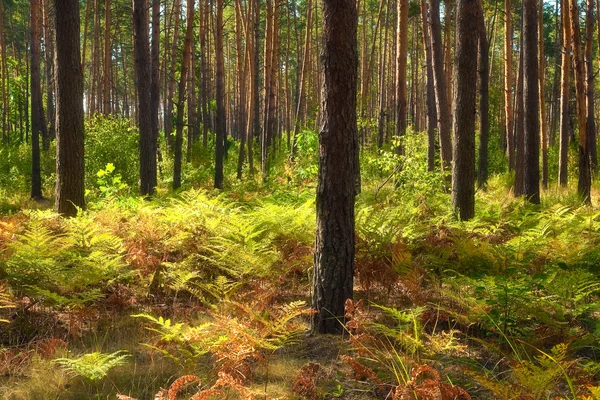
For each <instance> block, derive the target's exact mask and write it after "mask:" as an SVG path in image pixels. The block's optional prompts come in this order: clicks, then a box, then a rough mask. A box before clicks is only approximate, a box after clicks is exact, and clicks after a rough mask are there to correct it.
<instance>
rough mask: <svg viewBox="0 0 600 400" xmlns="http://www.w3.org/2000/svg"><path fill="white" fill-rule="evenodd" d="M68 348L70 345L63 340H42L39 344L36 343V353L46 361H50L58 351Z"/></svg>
mask: <svg viewBox="0 0 600 400" xmlns="http://www.w3.org/2000/svg"><path fill="white" fill-rule="evenodd" d="M67 347H69V344H68V343H67V342H65V341H64V340H62V339H58V338H48V339H42V340H40V341H39V342H37V343H35V345H34V351H35V352H36V354H38V355H39V356H40V357H42V358H44V359H50V358H52V357H54V355H55V354H56V353H57V351H59V350H65V349H66V348H67Z"/></svg>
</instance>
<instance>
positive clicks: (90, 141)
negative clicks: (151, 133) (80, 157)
mask: <svg viewBox="0 0 600 400" xmlns="http://www.w3.org/2000/svg"><path fill="white" fill-rule="evenodd" d="M85 133H86V134H85V182H86V183H87V184H88V185H91V184H94V183H95V182H96V181H97V178H98V176H97V175H96V174H97V173H98V171H101V170H104V168H105V167H106V165H107V164H109V163H111V164H112V165H113V166H114V168H115V169H116V171H118V172H119V174H120V175H121V176H122V182H123V183H124V184H127V185H129V186H130V187H137V183H138V179H139V158H140V157H139V143H138V142H139V133H138V132H137V129H135V128H133V127H132V126H131V121H130V120H128V119H121V118H117V117H112V116H104V115H99V114H98V115H96V116H94V117H93V118H92V119H91V120H89V121H86V126H85Z"/></svg>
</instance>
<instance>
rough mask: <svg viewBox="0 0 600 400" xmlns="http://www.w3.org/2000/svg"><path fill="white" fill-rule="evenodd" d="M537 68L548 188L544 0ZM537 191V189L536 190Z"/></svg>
mask: <svg viewBox="0 0 600 400" xmlns="http://www.w3.org/2000/svg"><path fill="white" fill-rule="evenodd" d="M537 31H538V68H539V74H538V79H539V96H540V98H539V109H540V115H539V118H540V128H541V133H542V187H543V188H544V189H547V188H548V123H547V121H546V96H545V94H544V92H545V90H544V85H545V83H544V82H545V73H546V61H545V56H544V2H543V1H542V0H540V1H539V13H538V27H537ZM538 169H539V168H538ZM538 192H539V190H538Z"/></svg>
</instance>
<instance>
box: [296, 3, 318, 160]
mask: <svg viewBox="0 0 600 400" xmlns="http://www.w3.org/2000/svg"><path fill="white" fill-rule="evenodd" d="M306 7H307V8H306V36H305V38H304V53H303V56H302V68H301V69H300V80H299V90H298V107H297V108H296V120H295V122H294V137H293V139H292V156H295V155H296V141H297V138H298V133H299V132H300V124H301V122H302V118H301V115H302V110H303V109H304V104H305V102H306V93H305V91H306V89H305V86H306V75H307V68H308V64H309V61H308V59H309V57H310V27H311V25H312V12H313V11H312V10H313V7H312V0H308V4H307V6H306Z"/></svg>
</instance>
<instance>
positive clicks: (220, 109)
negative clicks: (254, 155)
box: [215, 0, 226, 189]
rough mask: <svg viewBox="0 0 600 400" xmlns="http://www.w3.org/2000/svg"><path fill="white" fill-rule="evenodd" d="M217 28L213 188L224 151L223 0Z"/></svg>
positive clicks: (219, 175) (220, 180)
mask: <svg viewBox="0 0 600 400" xmlns="http://www.w3.org/2000/svg"><path fill="white" fill-rule="evenodd" d="M215 23H216V24H217V27H216V28H217V29H216V30H215V58H216V71H215V75H216V76H215V77H216V81H217V82H216V83H217V92H216V95H217V96H216V100H217V124H216V125H217V126H216V142H217V143H216V146H215V188H217V189H222V188H223V158H224V151H225V134H226V126H225V124H226V120H225V118H226V116H225V56H224V54H223V0H217V20H216V21H215Z"/></svg>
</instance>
